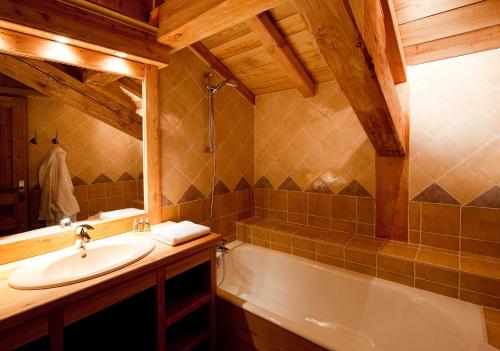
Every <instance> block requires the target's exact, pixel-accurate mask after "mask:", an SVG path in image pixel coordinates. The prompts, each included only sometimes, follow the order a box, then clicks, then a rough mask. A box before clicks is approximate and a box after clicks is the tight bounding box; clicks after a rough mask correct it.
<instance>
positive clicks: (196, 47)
mask: <svg viewBox="0 0 500 351" xmlns="http://www.w3.org/2000/svg"><path fill="white" fill-rule="evenodd" d="M189 48H190V49H191V51H193V52H194V53H195V54H196V55H198V57H200V58H201V59H202V60H203V62H205V63H206V64H207V65H208V67H210V68H211V69H213V70H214V71H215V72H217V73H218V74H220V75H221V76H222V77H223V78H224V79H229V80H233V81H235V82H236V83H237V84H238V87H237V88H236V90H237V91H238V92H239V93H240V94H241V95H243V96H244V97H245V98H246V99H247V100H248V101H250V102H251V103H252V104H253V105H255V95H254V94H253V93H252V92H251V91H250V90H249V89H248V88H247V87H246V86H245V84H243V82H242V81H241V80H239V79H238V77H236V76H235V75H234V74H233V72H231V71H230V70H229V69H228V68H227V67H226V66H224V65H223V64H222V62H220V61H219V59H217V57H215V56H214V55H213V54H212V53H211V52H210V50H208V49H207V48H206V47H205V45H203V44H202V43H201V42H198V43H194V44H192V45H191V46H190V47H189Z"/></svg>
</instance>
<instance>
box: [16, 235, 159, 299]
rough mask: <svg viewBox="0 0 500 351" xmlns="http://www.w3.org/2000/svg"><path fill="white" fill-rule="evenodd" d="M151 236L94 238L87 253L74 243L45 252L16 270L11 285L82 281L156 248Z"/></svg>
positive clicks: (42, 286) (44, 285)
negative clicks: (71, 245) (83, 254)
mask: <svg viewBox="0 0 500 351" xmlns="http://www.w3.org/2000/svg"><path fill="white" fill-rule="evenodd" d="M154 247H155V243H154V241H153V240H151V239H149V238H138V237H112V238H107V239H102V240H99V241H94V242H90V243H88V244H87V247H86V256H85V257H82V249H79V248H75V247H70V248H67V249H63V250H60V251H56V252H53V253H50V254H46V255H43V256H41V257H40V258H39V259H35V260H34V261H32V262H30V263H29V264H27V265H26V266H23V267H21V268H19V269H18V270H16V271H14V273H12V275H11V276H10V278H9V285H10V286H11V287H13V288H15V289H47V288H54V287H57V286H62V285H68V284H74V283H78V282H81V281H84V280H88V279H92V278H95V277H98V276H100V275H104V274H106V273H109V272H112V271H115V270H117V269H120V268H122V267H125V266H127V265H129V264H132V263H134V262H136V261H138V260H140V259H141V258H143V257H144V256H146V255H148V254H149V253H150V252H151V251H153V249H154Z"/></svg>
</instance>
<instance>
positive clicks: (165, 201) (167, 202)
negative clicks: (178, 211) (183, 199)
mask: <svg viewBox="0 0 500 351" xmlns="http://www.w3.org/2000/svg"><path fill="white" fill-rule="evenodd" d="M173 204H174V203H173V202H172V201H170V200H169V198H168V197H167V196H166V195H163V194H161V205H162V207H166V206H172V205H173Z"/></svg>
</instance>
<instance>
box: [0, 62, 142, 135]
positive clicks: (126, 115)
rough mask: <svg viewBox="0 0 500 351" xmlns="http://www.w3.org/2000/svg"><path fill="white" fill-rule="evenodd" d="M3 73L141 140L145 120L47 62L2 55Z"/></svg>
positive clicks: (1, 67) (0, 64)
mask: <svg viewBox="0 0 500 351" xmlns="http://www.w3.org/2000/svg"><path fill="white" fill-rule="evenodd" d="M0 72H1V73H3V74H5V75H7V76H9V77H12V78H14V79H16V80H17V81H19V82H21V83H23V84H25V85H27V86H29V87H31V88H33V89H35V90H38V91H39V92H41V93H43V94H45V95H47V96H49V97H52V98H57V99H60V100H61V101H64V103H66V104H68V105H70V106H73V107H74V108H76V109H79V110H80V111H82V112H84V113H86V114H87V115H89V116H92V117H94V118H96V119H98V120H100V121H102V122H104V123H106V124H108V125H110V126H112V127H115V128H116V129H118V130H120V131H122V132H124V133H127V134H129V135H131V136H133V137H135V138H137V139H140V140H142V117H141V116H140V115H138V114H137V113H135V112H133V111H130V110H129V109H128V108H127V107H125V106H123V105H122V104H120V103H118V102H116V101H114V100H112V99H110V98H109V97H108V96H105V95H103V94H101V93H100V92H98V91H97V90H96V89H94V88H92V87H91V86H89V85H87V84H84V83H82V82H80V81H79V80H78V79H76V78H74V77H72V76H70V75H68V74H66V73H64V72H62V71H61V70H59V69H57V68H56V67H54V66H53V65H51V64H50V63H48V62H44V61H38V60H33V59H28V58H22V57H15V56H10V55H5V54H0Z"/></svg>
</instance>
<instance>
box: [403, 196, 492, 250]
mask: <svg viewBox="0 0 500 351" xmlns="http://www.w3.org/2000/svg"><path fill="white" fill-rule="evenodd" d="M409 216H410V221H409V222H410V232H409V234H410V235H409V242H410V243H414V244H422V245H426V246H432V247H436V248H439V249H444V250H453V251H457V250H460V251H462V252H463V253H467V254H475V255H482V256H489V257H494V258H496V259H500V208H482V207H468V206H457V205H446V204H434V203H421V202H410V211H409Z"/></svg>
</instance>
